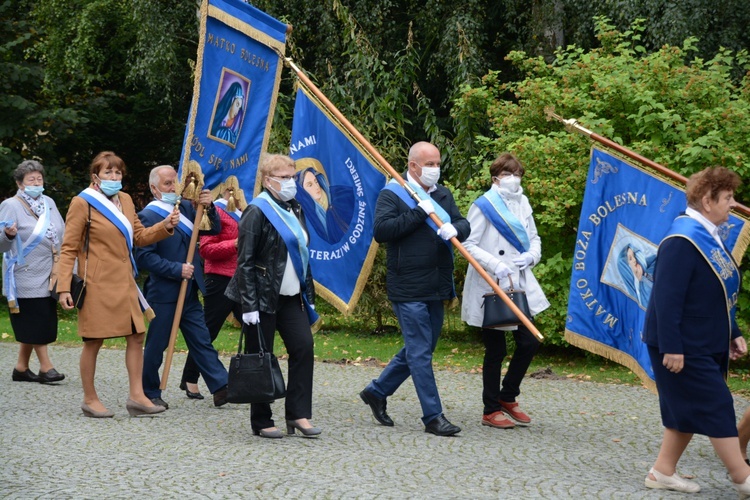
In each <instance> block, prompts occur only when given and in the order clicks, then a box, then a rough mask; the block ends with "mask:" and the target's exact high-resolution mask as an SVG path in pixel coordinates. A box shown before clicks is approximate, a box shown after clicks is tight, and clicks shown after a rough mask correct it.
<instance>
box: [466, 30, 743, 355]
mask: <svg viewBox="0 0 750 500" xmlns="http://www.w3.org/2000/svg"><path fill="white" fill-rule="evenodd" d="M643 30H644V28H643V23H642V22H636V23H635V24H634V25H633V27H632V28H631V29H629V30H627V31H625V32H620V31H618V30H616V29H615V28H614V26H613V25H611V24H610V22H609V20H607V19H604V18H599V19H598V20H597V26H596V36H597V38H598V40H599V42H600V47H599V48H597V49H593V50H590V51H587V50H584V49H582V48H580V47H577V46H569V47H567V48H566V49H560V50H558V51H557V52H556V54H555V59H554V61H553V62H545V60H544V59H543V58H542V56H537V57H529V56H528V55H527V54H526V53H524V52H511V53H510V54H509V55H508V59H509V60H511V61H512V62H513V63H514V64H515V65H516V67H517V68H518V69H519V70H520V71H522V72H523V74H524V78H523V79H521V80H519V81H516V82H506V83H504V82H502V81H501V80H500V79H499V75H498V74H497V73H496V72H490V73H489V74H488V75H486V76H485V78H484V80H483V83H482V85H479V86H473V87H470V86H467V87H465V89H464V93H463V95H462V96H461V98H460V99H459V100H458V102H457V105H456V107H455V108H454V117H455V118H456V120H457V122H459V123H462V125H461V126H462V127H465V128H472V127H474V128H476V125H473V123H474V122H476V121H477V120H488V122H489V126H488V129H489V132H488V133H487V134H486V135H483V136H482V135H480V136H476V137H475V138H474V139H475V141H474V144H473V147H474V150H475V151H476V154H475V156H474V158H473V160H472V161H473V163H474V164H476V165H478V166H481V169H480V170H479V171H477V173H476V175H475V176H474V177H472V181H470V185H474V186H475V185H476V183H477V182H480V183H482V184H484V185H485V186H486V185H488V182H489V179H487V176H486V174H484V173H485V172H487V167H488V165H489V163H490V162H491V160H492V159H493V158H495V157H496V155H497V153H498V152H500V151H512V152H514V153H515V154H516V155H518V157H519V158H520V159H521V160H522V162H523V163H524V164H525V165H526V167H527V176H526V177H524V189H525V190H526V193H527V194H528V196H529V199H530V201H531V203H532V206H533V207H534V210H535V214H534V216H535V220H536V222H537V225H538V228H539V233H540V235H541V237H542V244H543V249H544V255H545V256H544V258H543V260H542V263H541V264H540V265H539V266H537V267H536V268H535V270H536V271H538V274H539V278H540V282H541V284H542V287H543V288H544V290H545V292H546V293H547V295H548V297H550V299H551V302H552V303H553V306H552V310H551V311H550V312H547V313H544V314H542V315H540V317H539V318H538V319H539V321H540V325H541V327H542V329H543V331H545V332H546V333H547V335H549V336H550V339H551V341H552V342H555V343H558V342H563V341H562V339H561V337H560V336H559V335H560V334H561V333H562V332H563V330H564V319H565V309H566V308H565V305H566V301H567V290H568V287H569V280H570V270H571V265H572V257H573V255H572V254H573V249H574V246H575V236H576V228H577V225H578V217H579V215H580V208H581V204H582V201H583V190H584V184H585V178H586V172H587V169H588V159H589V155H588V151H589V147H590V144H589V141H588V140H587V139H585V138H583V137H582V136H579V135H577V134H574V133H569V132H566V131H565V130H563V128H562V126H561V124H559V123H557V122H555V121H548V119H547V116H546V113H545V108H547V107H549V106H554V108H555V110H556V112H557V113H558V114H559V115H561V116H563V117H565V118H575V119H577V120H578V121H580V122H581V123H582V124H583V125H584V126H585V127H587V128H589V129H591V130H593V131H594V132H596V133H597V134H600V135H602V136H605V137H608V138H610V139H613V140H614V141H616V142H618V143H620V144H622V145H625V146H627V147H628V148H630V149H632V150H634V151H636V152H638V153H639V154H641V155H643V156H645V157H647V158H650V159H653V160H654V161H656V162H658V163H661V164H662V165H665V166H667V167H669V168H670V169H672V170H674V171H676V172H678V173H680V174H682V175H685V176H689V175H690V174H692V173H694V172H696V171H699V170H701V169H703V168H705V167H707V166H710V165H723V166H726V167H728V168H730V169H732V170H734V171H735V172H737V173H738V174H739V175H740V176H741V177H743V178H746V177H747V176H748V174H750V162H748V158H750V156H749V155H750V144H749V143H748V142H747V140H746V138H747V134H748V132H750V92H749V90H750V77H745V78H744V79H743V80H742V81H740V82H735V81H734V80H733V78H732V70H733V68H737V67H743V68H744V67H745V65H746V64H747V57H746V53H745V52H744V51H741V52H739V53H733V52H731V51H729V50H726V49H724V50H721V51H719V52H718V53H717V54H716V55H715V56H714V57H713V58H711V59H710V60H703V59H701V58H698V57H693V56H694V54H695V52H696V46H695V39H693V38H688V39H687V40H685V42H684V43H683V44H682V46H681V47H675V46H664V47H662V48H661V49H660V50H658V51H656V52H653V53H648V52H647V51H646V50H645V48H644V47H643V46H642V45H641V40H642V35H643ZM691 57H693V58H692V59H691ZM686 60H689V61H690V62H689V63H687V64H686V63H685V61H686ZM509 96H510V98H509ZM480 179H481V181H480ZM748 189H749V188H748V187H747V186H743V187H741V188H740V189H739V190H738V192H737V193H736V197H737V199H739V200H747V199H748V194H749V193H750V191H748ZM746 274H747V273H746ZM746 277H747V276H746ZM744 282H745V283H747V280H744ZM748 290H749V289H748V288H747V285H745V290H744V292H743V296H742V297H741V299H740V304H741V306H740V308H739V309H740V310H742V309H743V308H742V304H748V294H747V291H748ZM745 311H747V309H745ZM748 319H750V314H749V313H747V312H745V313H744V314H743V315H742V321H743V322H744V323H745V324H746V323H747V321H748Z"/></svg>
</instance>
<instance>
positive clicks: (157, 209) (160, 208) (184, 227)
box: [145, 200, 193, 238]
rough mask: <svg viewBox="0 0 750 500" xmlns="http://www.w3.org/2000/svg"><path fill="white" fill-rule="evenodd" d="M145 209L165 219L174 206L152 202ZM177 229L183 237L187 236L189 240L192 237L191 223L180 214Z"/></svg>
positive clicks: (158, 201) (156, 201) (159, 201)
mask: <svg viewBox="0 0 750 500" xmlns="http://www.w3.org/2000/svg"><path fill="white" fill-rule="evenodd" d="M145 209H146V210H151V211H152V212H154V213H155V214H159V215H161V216H162V217H164V218H165V219H166V218H167V217H168V216H169V214H171V213H172V211H173V210H174V205H170V204H169V203H164V202H163V201H161V200H154V201H152V202H151V203H149V204H148V205H146V208H145ZM177 229H178V230H180V231H182V232H183V233H184V234H185V235H187V237H188V238H190V237H192V235H193V221H191V220H190V219H188V218H187V217H185V214H183V213H182V212H180V223H179V224H178V225H177Z"/></svg>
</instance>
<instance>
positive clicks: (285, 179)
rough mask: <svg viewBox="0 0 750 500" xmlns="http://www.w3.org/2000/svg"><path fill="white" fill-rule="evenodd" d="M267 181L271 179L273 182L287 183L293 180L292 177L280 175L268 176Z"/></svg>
mask: <svg viewBox="0 0 750 500" xmlns="http://www.w3.org/2000/svg"><path fill="white" fill-rule="evenodd" d="M268 178H269V179H273V180H275V181H278V182H281V181H288V180H290V179H294V176H293V175H280V176H278V177H277V176H269V177H268Z"/></svg>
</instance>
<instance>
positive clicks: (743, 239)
mask: <svg viewBox="0 0 750 500" xmlns="http://www.w3.org/2000/svg"><path fill="white" fill-rule="evenodd" d="M732 215H734V216H735V217H737V218H738V219H742V220H743V221H744V222H745V224H744V225H743V226H742V230H741V231H740V235H739V236H738V237H737V243H735V244H734V248H733V249H732V257H734V260H736V261H737V265H740V264H742V257H743V256H744V255H745V251H746V250H747V247H748V245H750V220H748V219H747V218H745V216H744V215H740V214H738V213H736V212H732Z"/></svg>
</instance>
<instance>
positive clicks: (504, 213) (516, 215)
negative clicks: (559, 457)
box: [461, 153, 549, 429]
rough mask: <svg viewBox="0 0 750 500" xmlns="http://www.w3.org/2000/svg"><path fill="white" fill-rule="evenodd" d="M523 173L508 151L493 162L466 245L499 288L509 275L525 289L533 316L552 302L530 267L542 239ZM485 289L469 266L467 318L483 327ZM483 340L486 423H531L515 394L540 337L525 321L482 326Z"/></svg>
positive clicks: (464, 311) (539, 255)
mask: <svg viewBox="0 0 750 500" xmlns="http://www.w3.org/2000/svg"><path fill="white" fill-rule="evenodd" d="M524 172H525V171H524V168H523V166H522V165H521V162H519V161H518V159H516V157H515V156H513V155H512V154H510V153H503V154H501V155H500V156H499V157H498V158H497V159H496V160H495V161H494V162H493V163H492V165H491V166H490V175H491V177H492V187H491V188H490V190H489V191H487V192H486V193H485V194H483V195H482V196H480V197H479V198H478V199H477V200H476V201H475V202H474V203H473V204H472V205H471V208H469V214H468V216H467V217H466V218H467V219H468V220H469V223H470V224H471V234H470V235H469V238H468V239H467V240H466V241H465V242H464V247H465V248H466V250H468V252H469V253H470V254H471V255H472V257H474V258H475V259H476V260H477V262H479V264H480V265H481V266H482V267H483V268H484V269H485V270H486V271H487V272H488V273H489V274H490V275H494V276H496V277H497V279H498V280H499V285H500V287H501V288H503V289H507V288H508V287H509V286H510V281H509V279H508V277H509V276H510V277H511V278H512V279H513V285H514V288H517V289H521V290H525V291H526V297H527V299H528V302H529V309H530V311H531V314H532V316H535V315H537V314H539V313H540V312H542V311H544V310H545V309H547V308H548V307H549V302H548V301H547V298H546V297H545V296H544V292H542V289H541V287H540V286H539V282H537V280H536V278H535V277H534V274H533V273H532V271H531V268H532V267H533V266H534V265H536V264H537V263H539V261H540V260H541V258H542V242H541V240H540V238H539V235H538V234H537V231H536V224H534V219H533V217H532V210H531V205H529V200H528V198H527V197H526V196H525V195H524V194H523V188H521V178H522V177H523V175H524ZM487 293H492V288H491V287H490V285H489V284H488V283H487V282H486V281H485V280H484V279H483V278H482V277H481V276H479V273H477V272H476V270H475V269H474V268H473V267H471V266H469V269H468V271H467V273H466V281H465V283H464V292H463V305H462V308H461V319H462V320H463V321H465V322H466V323H468V324H469V325H472V326H477V327H480V328H481V327H482V320H483V319H484V309H483V307H482V306H483V302H484V295H485V294H487ZM503 330H510V331H512V333H513V338H514V340H515V343H516V350H515V352H514V353H513V357H512V359H511V361H510V365H509V366H508V371H507V372H506V374H505V377H504V378H503V381H502V387H501V386H500V379H501V369H502V365H503V360H504V359H505V356H506V354H507V346H506V342H505V331H503ZM482 340H483V341H484V347H485V353H484V366H483V372H482V382H483V390H482V401H483V403H484V415H483V416H482V425H487V426H490V427H496V428H500V429H508V428H512V427H514V426H515V425H528V424H529V423H531V418H530V417H529V416H528V415H527V414H526V413H525V412H524V411H522V410H521V408H520V406H519V404H518V402H517V401H516V398H517V397H518V395H519V394H520V393H521V389H520V386H521V381H522V380H523V377H524V376H525V375H526V370H528V368H529V365H530V364H531V360H532V359H533V358H534V354H536V351H537V349H538V348H539V341H538V340H537V339H536V337H534V335H533V334H532V333H531V332H530V331H529V330H528V329H527V328H526V327H525V326H523V325H521V326H518V327H515V326H512V327H502V328H498V329H490V328H482ZM508 416H509V417H510V418H511V419H513V420H510V419H509V418H508ZM513 421H515V423H514V422H513Z"/></svg>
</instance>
